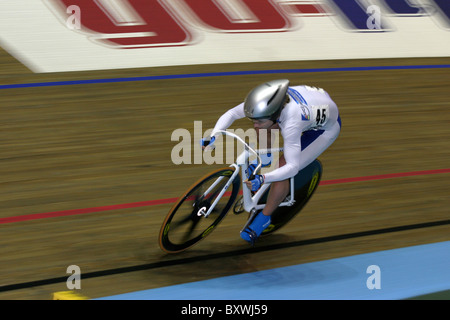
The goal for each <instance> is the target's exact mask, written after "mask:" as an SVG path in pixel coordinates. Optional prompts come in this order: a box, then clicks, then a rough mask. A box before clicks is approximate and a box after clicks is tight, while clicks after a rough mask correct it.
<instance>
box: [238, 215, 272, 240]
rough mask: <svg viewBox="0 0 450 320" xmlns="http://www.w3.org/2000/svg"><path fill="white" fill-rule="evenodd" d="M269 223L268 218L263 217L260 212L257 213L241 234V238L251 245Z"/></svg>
mask: <svg viewBox="0 0 450 320" xmlns="http://www.w3.org/2000/svg"><path fill="white" fill-rule="evenodd" d="M270 222H271V219H270V216H265V215H264V214H263V213H262V212H260V213H258V215H257V216H256V217H255V219H253V221H252V223H251V224H250V225H249V226H248V227H247V228H246V229H245V230H244V231H242V232H241V238H242V239H244V240H245V241H247V242H250V243H251V244H252V245H253V244H254V243H255V241H256V239H258V237H259V236H260V235H261V233H262V232H263V231H264V230H265V229H266V228H267V227H268V226H269V225H270Z"/></svg>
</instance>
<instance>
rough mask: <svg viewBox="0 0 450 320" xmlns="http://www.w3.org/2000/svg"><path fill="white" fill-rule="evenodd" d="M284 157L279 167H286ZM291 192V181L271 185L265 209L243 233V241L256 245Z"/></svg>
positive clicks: (281, 158)
mask: <svg viewBox="0 0 450 320" xmlns="http://www.w3.org/2000/svg"><path fill="white" fill-rule="evenodd" d="M285 164H286V161H285V159H284V156H281V157H280V161H279V166H284V165H285ZM288 192H289V179H288V180H283V181H277V182H273V183H272V184H271V185H270V190H269V194H268V197H267V201H266V206H265V207H264V209H263V210H262V211H260V212H258V214H257V215H256V216H255V218H254V219H253V221H252V223H251V224H250V225H249V226H248V227H247V228H246V229H245V230H244V231H243V232H241V237H242V239H244V240H246V241H248V242H250V243H251V244H254V243H255V241H256V239H257V238H258V237H259V236H260V235H261V233H262V232H263V231H264V230H265V229H266V228H267V227H268V226H269V225H270V223H271V215H272V213H273V212H274V211H275V210H276V209H277V208H278V205H279V204H280V203H281V202H282V201H283V200H284V199H285V198H286V196H287V194H288Z"/></svg>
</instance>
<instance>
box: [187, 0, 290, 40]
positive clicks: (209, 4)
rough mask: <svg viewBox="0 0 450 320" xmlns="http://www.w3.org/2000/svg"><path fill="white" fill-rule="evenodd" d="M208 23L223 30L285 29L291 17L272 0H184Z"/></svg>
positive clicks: (260, 30)
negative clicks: (283, 12) (286, 15)
mask: <svg viewBox="0 0 450 320" xmlns="http://www.w3.org/2000/svg"><path fill="white" fill-rule="evenodd" d="M184 2H185V3H186V4H187V5H188V6H189V7H190V8H191V9H192V11H193V12H194V13H195V14H196V15H197V16H198V18H199V20H200V21H202V22H203V23H204V24H206V25H207V26H209V27H211V28H213V29H216V30H220V31H222V32H267V31H286V30H288V29H290V28H291V22H290V20H289V18H287V17H285V16H284V15H283V14H282V13H281V12H280V11H279V7H278V6H277V5H276V4H274V3H273V2H272V1H267V0H266V1H261V0H202V1H198V0H184Z"/></svg>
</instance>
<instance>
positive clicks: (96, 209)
mask: <svg viewBox="0 0 450 320" xmlns="http://www.w3.org/2000/svg"><path fill="white" fill-rule="evenodd" d="M439 173H450V168H447V169H437V170H424V171H413V172H401V173H391V174H381V175H373V176H364V177H354V178H344V179H334V180H324V181H321V182H320V184H319V185H330V184H341V183H349V182H361V181H370V180H382V179H392V178H401V177H411V176H420V175H429V174H439ZM177 200H178V198H167V199H157V200H149V201H141V202H132V203H124V204H115V205H109V206H102V207H93V208H84V209H72V210H64V211H54V212H45V213H35V214H28V215H21V216H15V217H7V218H0V224H5V223H13V222H21V221H28V220H37V219H45V218H55V217H64V216H72V215H77V214H85V213H94V212H102V211H110V210H118V209H129V208H138V207H148V206H156V205H159V204H168V203H174V202H175V201H177Z"/></svg>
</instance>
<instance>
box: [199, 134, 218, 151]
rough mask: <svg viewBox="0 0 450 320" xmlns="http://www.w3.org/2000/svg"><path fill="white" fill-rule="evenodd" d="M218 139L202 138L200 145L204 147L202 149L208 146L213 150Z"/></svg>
mask: <svg viewBox="0 0 450 320" xmlns="http://www.w3.org/2000/svg"><path fill="white" fill-rule="evenodd" d="M215 140H216V137H211V138H206V139H201V140H200V145H201V147H202V150H205V149H206V148H208V150H213V149H214V148H215V146H214V141H215Z"/></svg>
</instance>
